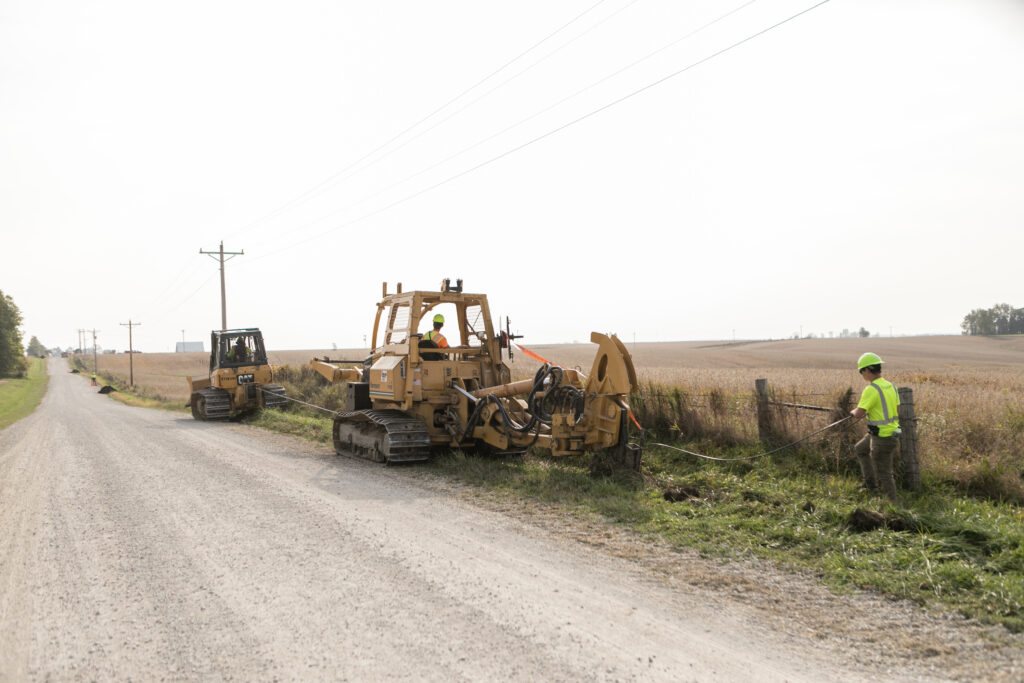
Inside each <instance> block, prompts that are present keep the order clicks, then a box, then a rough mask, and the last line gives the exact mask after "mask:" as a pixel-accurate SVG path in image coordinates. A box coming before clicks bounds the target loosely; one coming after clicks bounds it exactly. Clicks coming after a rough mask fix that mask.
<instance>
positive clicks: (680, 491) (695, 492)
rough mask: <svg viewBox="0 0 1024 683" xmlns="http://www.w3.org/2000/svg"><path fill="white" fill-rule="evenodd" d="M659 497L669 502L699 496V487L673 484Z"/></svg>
mask: <svg viewBox="0 0 1024 683" xmlns="http://www.w3.org/2000/svg"><path fill="white" fill-rule="evenodd" d="M661 497H662V498H664V499H665V500H667V501H668V502H670V503H678V502H679V501H682V500H689V499H691V498H700V489H698V488H697V487H696V486H673V487H672V488H670V489H667V490H666V491H665V493H663V494H662V495H661Z"/></svg>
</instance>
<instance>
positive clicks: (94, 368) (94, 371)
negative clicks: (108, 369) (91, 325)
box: [92, 329, 100, 375]
mask: <svg viewBox="0 0 1024 683" xmlns="http://www.w3.org/2000/svg"><path fill="white" fill-rule="evenodd" d="M96 332H97V330H95V329H93V331H92V374H94V375H97V374H99V372H100V370H99V361H98V360H97V359H96Z"/></svg>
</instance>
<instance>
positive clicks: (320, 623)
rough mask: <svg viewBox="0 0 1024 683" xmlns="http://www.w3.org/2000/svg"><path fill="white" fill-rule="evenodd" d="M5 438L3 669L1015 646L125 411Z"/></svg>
mask: <svg viewBox="0 0 1024 683" xmlns="http://www.w3.org/2000/svg"><path fill="white" fill-rule="evenodd" d="M49 367H50V373H51V382H50V389H49V392H48V394H47V396H46V398H45V399H44V401H43V403H42V404H41V405H40V407H39V409H38V410H36V412H35V413H33V414H32V415H31V416H30V417H27V418H25V419H24V420H21V421H20V422H17V423H15V424H14V425H12V426H11V427H9V428H8V429H6V430H3V431H2V432H0V680H4V681H6V680H11V681H21V680H51V679H54V680H109V679H143V680H158V679H160V680H162V679H169V680H182V679H185V680H195V679H202V680H223V679H241V680H273V679H279V680H296V679H303V680H307V679H315V680H320V679H330V680H347V679H351V680H381V679H387V680H391V679H415V680H421V679H426V680H440V679H444V680H453V679H455V680H458V679H462V680H485V679H486V680H491V679H498V680H531V681H536V680H651V681H658V680H672V681H685V680H698V681H716V680H722V681H738V680H743V681H748V680H759V681H829V680H843V681H851V680H854V681H855V680H959V679H980V678H984V679H993V680H994V679H1006V680H1014V679H1016V680H1020V679H1021V678H1022V677H1024V668H1022V667H1021V664H1020V662H1022V661H1024V650H1022V649H1021V641H1020V639H1019V638H1016V637H1011V636H1009V635H1008V634H1006V633H1005V632H1004V631H1002V630H1001V629H984V628H981V627H979V626H977V625H976V624H972V623H971V622H967V621H964V620H962V619H958V618H955V617H952V616H950V615H941V614H940V615H936V614H928V613H925V612H923V611H921V610H918V609H916V608H914V607H911V606H908V605H902V604H896V603H892V602H889V601H886V600H883V599H880V598H877V597H874V596H871V595H850V596H842V597H837V596H834V595H832V594H830V593H829V592H828V591H826V590H824V589H822V588H820V587H819V586H818V585H817V584H816V583H815V582H814V580H813V579H812V578H809V577H799V576H793V575H789V574H784V573H781V572H778V571H776V570H774V569H772V568H771V567H768V566H761V565H756V564H739V563H733V564H729V565H722V564H719V563H715V562H712V561H708V560H703V559H701V558H699V557H696V556H691V555H687V554H685V553H677V552H672V551H670V550H668V549H665V548H660V547H658V546H655V545H651V544H647V543H643V542H641V541H638V540H637V539H635V538H632V537H630V536H629V535H628V534H626V533H624V532H621V531H616V530H614V529H609V528H607V527H604V526H602V525H599V524H595V523H593V522H588V521H586V520H579V519H573V518H567V517H566V516H565V515H564V514H561V513H558V512H557V511H553V510H551V509H546V508H543V507H539V506H533V505H522V504H515V503H507V502H506V503H502V502H498V501H493V500H491V501H489V500H487V499H486V498H481V497H479V496H478V495H476V494H474V493H473V492H472V491H471V490H468V489H464V488H461V487H458V486H454V485H452V484H450V483H447V482H445V481H443V480H440V479H438V478H436V477H433V476H431V475H430V474H428V473H425V472H423V471H422V469H418V468H385V467H382V466H379V465H375V464H372V463H365V462H362V461H357V460H350V459H346V458H339V457H337V456H334V455H333V454H332V453H331V452H329V450H327V449H324V448H320V447H317V446H312V445H310V444H309V443H308V442H305V441H301V440H297V439H292V438H288V437H282V436H279V435H275V434H271V433H268V432H264V431H261V430H257V429H253V428H249V427H245V426H241V425H234V424H205V423H199V422H195V421H193V420H192V419H191V417H187V416H186V415H184V414H176V413H168V412H164V411H157V410H146V409H141V408H131V407H127V406H124V405H122V404H120V403H118V402H116V401H112V400H110V399H109V398H107V397H105V396H102V395H99V394H97V393H96V390H95V388H92V387H90V386H88V380H87V379H85V378H82V377H80V376H78V375H71V374H68V373H67V369H66V367H65V364H64V362H63V361H58V360H51V361H50V366H49Z"/></svg>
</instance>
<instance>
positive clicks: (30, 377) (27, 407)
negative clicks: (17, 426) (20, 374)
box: [0, 358, 50, 429]
mask: <svg viewBox="0 0 1024 683" xmlns="http://www.w3.org/2000/svg"><path fill="white" fill-rule="evenodd" d="M49 382H50V377H49V375H47V374H46V361H45V360H44V359H42V358H32V359H31V360H30V361H29V368H28V374H27V376H26V377H24V378H21V379H5V380H0V429H3V428H5V427H9V426H10V425H12V424H14V423H15V422H17V421H18V420H20V419H21V418H23V417H25V416H27V415H31V414H32V411H33V410H35V409H36V406H37V405H39V402H40V401H42V400H43V396H44V395H45V394H46V387H47V385H48V384H49Z"/></svg>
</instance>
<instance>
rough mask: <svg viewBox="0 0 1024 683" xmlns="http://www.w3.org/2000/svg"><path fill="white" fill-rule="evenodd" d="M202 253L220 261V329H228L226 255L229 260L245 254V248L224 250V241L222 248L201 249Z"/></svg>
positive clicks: (221, 244)
mask: <svg viewBox="0 0 1024 683" xmlns="http://www.w3.org/2000/svg"><path fill="white" fill-rule="evenodd" d="M199 253H200V254H206V255H207V256H209V257H210V258H214V259H216V260H219V261H220V329H222V330H226V329H228V304H227V296H226V295H225V293H224V261H225V259H224V257H225V256H228V257H229V258H228V259H227V260H228V261H230V260H231V258H234V257H235V256H244V255H245V249H243V250H242V251H224V242H223V241H222V242H221V243H220V249H218V250H217V251H203V250H202V249H200V250H199Z"/></svg>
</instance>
